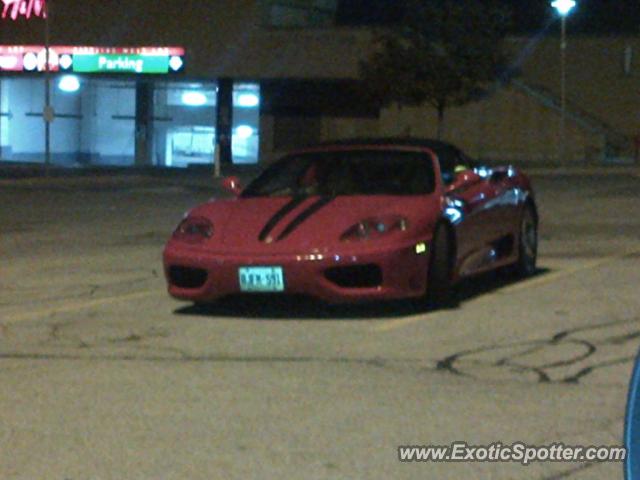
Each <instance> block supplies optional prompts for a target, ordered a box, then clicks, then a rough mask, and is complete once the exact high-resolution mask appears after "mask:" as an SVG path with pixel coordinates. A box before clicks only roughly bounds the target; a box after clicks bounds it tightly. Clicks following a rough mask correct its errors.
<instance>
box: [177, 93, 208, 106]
mask: <svg viewBox="0 0 640 480" xmlns="http://www.w3.org/2000/svg"><path fill="white" fill-rule="evenodd" d="M182 103H184V104H185V105H188V106H189V107H201V106H203V105H206V103H207V96H206V95H205V94H204V93H202V92H196V91H188V92H184V93H183V94H182Z"/></svg>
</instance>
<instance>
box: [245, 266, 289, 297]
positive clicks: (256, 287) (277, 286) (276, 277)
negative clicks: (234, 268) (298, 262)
mask: <svg viewBox="0 0 640 480" xmlns="http://www.w3.org/2000/svg"><path fill="white" fill-rule="evenodd" d="M238 277H239V279H240V291H242V292H283V291H284V273H283V271H282V267H240V268H239V270H238Z"/></svg>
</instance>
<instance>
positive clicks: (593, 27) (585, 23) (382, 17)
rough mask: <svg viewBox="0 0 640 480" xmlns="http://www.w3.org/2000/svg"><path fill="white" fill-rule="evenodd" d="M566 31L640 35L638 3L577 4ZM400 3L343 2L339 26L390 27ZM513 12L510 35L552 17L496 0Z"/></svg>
mask: <svg viewBox="0 0 640 480" xmlns="http://www.w3.org/2000/svg"><path fill="white" fill-rule="evenodd" d="M577 2H578V8H577V9H576V10H575V11H574V12H573V13H572V14H571V17H570V19H569V24H568V25H569V28H570V29H571V31H572V32H575V33H594V34H595V33H599V34H615V33H636V34H640V1H639V0H577ZM402 3H403V2H402V0H342V1H340V2H339V7H338V23H340V24H342V25H373V24H389V23H393V22H395V21H398V20H399V19H400V18H401V16H402V7H401V6H399V5H401V4H402ZM498 3H501V4H504V5H505V6H506V7H509V8H510V9H511V12H512V29H511V30H512V33H530V32H535V31H537V30H540V29H542V28H544V26H545V25H546V24H548V23H549V20H550V19H551V18H552V17H553V13H554V10H553V8H551V6H550V0H549V1H548V0H498Z"/></svg>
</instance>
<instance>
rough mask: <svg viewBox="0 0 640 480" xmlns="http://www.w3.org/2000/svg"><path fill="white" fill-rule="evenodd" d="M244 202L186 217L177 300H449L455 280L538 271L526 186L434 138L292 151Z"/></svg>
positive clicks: (173, 274) (507, 170)
mask: <svg viewBox="0 0 640 480" xmlns="http://www.w3.org/2000/svg"><path fill="white" fill-rule="evenodd" d="M226 183H227V187H229V188H232V189H233V190H234V191H235V193H236V197H235V198H233V199H225V200H212V201H209V202H208V203H205V204H203V205H200V206H197V207H195V208H194V209H192V210H191V211H190V212H188V214H187V215H186V216H185V218H184V219H183V220H182V222H181V223H180V224H179V225H178V227H177V228H176V230H175V231H174V233H173V235H172V237H171V238H170V239H169V241H168V243H167V245H166V248H165V250H164V267H165V273H166V278H167V281H168V284H169V293H170V294H171V295H172V296H173V297H175V298H178V299H182V300H191V301H193V302H196V303H207V302H212V301H215V300H216V299H219V298H221V297H224V296H228V295H232V294H240V293H247V294H251V293H266V292H269V293H280V294H283V293H284V294H304V295H310V296H313V297H316V298H319V299H322V300H325V301H328V302H353V301H361V300H376V299H398V298H418V297H423V298H426V299H428V300H431V301H432V302H434V303H446V302H447V301H449V300H450V298H451V296H450V292H451V289H452V286H453V285H454V284H455V283H456V282H457V281H458V280H459V279H461V278H463V277H468V276H471V275H474V274H478V273H481V272H485V271H487V270H491V269H496V268H501V267H509V269H511V270H512V271H514V272H517V273H518V274H520V275H530V274H532V273H533V272H534V271H535V268H536V267H535V264H536V255H537V226H538V213H537V209H536V203H535V199H534V195H533V191H532V188H531V183H530V181H529V179H528V178H527V177H526V176H525V175H524V174H523V173H521V172H519V171H518V170H516V169H515V168H513V167H499V168H489V167H484V166H481V165H479V164H477V163H476V162H474V161H473V160H471V159H470V158H469V157H467V156H466V155H465V154H464V153H462V152H461V151H460V150H459V149H457V148H456V147H454V146H452V145H449V144H446V143H443V142H438V141H433V140H413V139H410V140H398V139H382V140H352V141H348V142H344V141H343V142H337V143H332V144H324V145H321V146H318V147H314V148H310V149H306V150H303V151H299V152H296V153H292V154H290V155H287V156H285V157H284V158H282V159H281V160H279V161H277V162H275V163H274V164H272V165H270V166H269V167H268V168H267V169H266V170H265V171H264V172H263V173H262V174H261V175H259V176H258V177H257V178H256V179H255V180H254V181H253V182H251V183H250V184H249V185H248V186H247V187H246V188H245V189H244V190H240V188H239V187H237V186H236V185H235V179H227V182H226Z"/></svg>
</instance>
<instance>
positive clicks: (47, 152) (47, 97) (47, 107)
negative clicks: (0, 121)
mask: <svg viewBox="0 0 640 480" xmlns="http://www.w3.org/2000/svg"><path fill="white" fill-rule="evenodd" d="M50 15H51V0H49V1H48V2H46V3H45V4H44V51H45V54H44V110H43V112H42V117H43V119H44V164H45V171H46V172H47V173H48V170H49V166H50V164H51V122H52V121H53V108H52V107H51V71H50V66H49V61H50V50H51V41H50V36H51V33H50V32H51V30H50V23H49V22H50V18H49V17H50Z"/></svg>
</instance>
